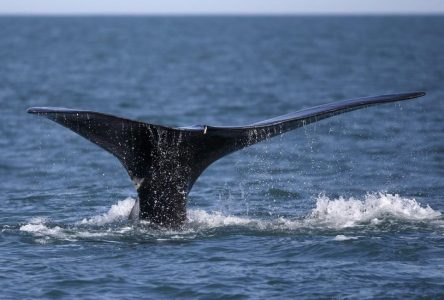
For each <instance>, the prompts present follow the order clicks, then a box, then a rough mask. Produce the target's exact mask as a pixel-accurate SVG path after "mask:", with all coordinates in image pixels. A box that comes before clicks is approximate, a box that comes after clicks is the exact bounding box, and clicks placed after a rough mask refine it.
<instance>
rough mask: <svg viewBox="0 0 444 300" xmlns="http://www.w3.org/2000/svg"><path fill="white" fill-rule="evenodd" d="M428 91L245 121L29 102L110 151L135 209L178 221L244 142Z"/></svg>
mask: <svg viewBox="0 0 444 300" xmlns="http://www.w3.org/2000/svg"><path fill="white" fill-rule="evenodd" d="M423 95H425V93H423V92H414V93H404V94H393V95H382V96H377V97H367V98H359V99H352V100H344V101H340V102H334V103H330V104H325V105H320V106H316V107H312V108H308V109H304V110H300V111H298V112H295V113H291V114H287V115H283V116H280V117H276V118H272V119H268V120H265V121H261V122H257V123H254V124H251V125H246V126H223V127H217V126H206V125H198V126H191V127H180V128H171V127H166V126H161V125H155V124H149V123H144V122H139V121H133V120H129V119H124V118H120V117H116V116H112V115H108V114H103V113H98V112H93V111H85V110H73V109H65V108H46V107H35V108H29V109H28V113H32V114H38V115H41V116H45V117H47V118H48V119H50V120H52V121H55V122H57V123H59V124H61V125H63V126H65V127H67V128H69V129H71V130H72V131H74V132H76V133H78V134H79V135H81V136H83V137H84V138H86V139H88V140H90V141H91V142H93V143H95V144H97V145H99V146H100V147H102V148H104V149H105V150H107V151H108V152H110V153H112V154H113V155H114V156H115V157H117V159H119V161H120V162H121V163H122V165H123V166H124V167H125V169H126V170H127V172H128V174H129V176H130V177H131V180H132V181H133V183H134V185H135V187H136V189H137V192H138V195H139V200H138V207H135V208H134V209H133V212H132V214H131V215H133V216H137V215H138V216H139V218H141V219H146V220H149V221H150V222H152V223H153V224H158V225H161V226H167V227H175V226H179V225H181V224H182V223H183V222H184V221H185V220H186V199H187V196H188V193H189V192H190V190H191V188H192V186H193V184H194V182H195V181H196V180H197V178H198V177H199V175H200V174H201V173H202V172H203V171H204V170H205V168H206V167H208V166H209V165H210V164H211V163H213V162H214V161H216V160H217V159H219V158H221V157H223V156H225V155H227V154H229V153H231V152H234V151H237V150H240V149H242V148H244V147H247V146H250V145H252V144H255V143H257V142H260V141H263V140H266V139H268V138H271V137H273V136H276V135H279V134H282V133H284V132H287V131H290V130H293V129H296V128H298V127H302V126H305V125H307V124H310V123H313V122H317V121H319V120H322V119H325V118H329V117H331V116H334V115H338V114H342V113H345V112H348V111H352V110H356V109H360V108H364V107H368V106H372V105H376V104H383V103H389V102H395V101H401V100H408V99H413V98H417V97H421V96H423Z"/></svg>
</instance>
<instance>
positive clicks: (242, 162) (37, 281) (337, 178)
mask: <svg viewBox="0 0 444 300" xmlns="http://www.w3.org/2000/svg"><path fill="white" fill-rule="evenodd" d="M443 30H444V20H443V18H442V17H410V18H407V17H367V18H357V17H347V18H345V17H332V18H327V17H306V18H302V17H292V18H290V17H288V18H266V17H261V18H217V17H211V18H210V17H209V18H167V17H159V18H123V17H122V18H116V17H115V18H47V17H46V18H45V17H41V18H12V17H11V18H0V65H1V66H2V69H1V71H0V104H1V113H2V117H1V118H0V134H1V137H2V138H1V139H0V188H1V194H0V200H1V201H0V203H1V204H0V205H1V210H0V287H1V289H0V298H2V299H7V298H10V299H16V298H64V297H67V298H91V299H100V298H104V299H110V298H115V299H122V298H208V299H217V298H230V299H244V298H298V297H304V298H320V297H329V298H331V297H333V298H342V297H346V298H348V297H351V298H374V297H378V298H396V299H398V298H400V297H403V296H405V297H421V296H425V297H427V296H430V297H436V298H439V297H443V296H444V284H443V282H444V276H443V274H444V217H443V214H442V213H443V211H444V201H443V192H444V185H443V175H444V171H443V170H444V168H443V167H444V163H443V162H444V142H443V141H444V122H443V121H444V114H443V112H444V109H443V108H444V101H443V98H444V89H443V88H442V83H443V82H444V73H443V69H442V65H443V64H444V40H443V39H442V38H441V36H442V35H443ZM411 90H425V91H426V92H427V93H428V95H427V96H426V97H425V98H422V99H420V100H417V101H410V102H406V103H402V104H392V105H384V106H380V107H373V108H369V109H366V110H361V111H356V112H352V113H348V114H344V115H341V116H337V117H335V118H332V119H329V120H324V121H321V122H319V123H316V124H312V125H310V126H307V127H305V128H302V129H299V130H296V131H294V132H291V133H287V134H285V135H284V136H282V137H278V138H275V139H273V140H271V141H267V142H264V143H261V144H258V145H255V146H253V147H251V148H248V149H246V150H243V151H240V152H239V153H235V154H232V155H229V156H227V157H225V158H223V159H221V160H220V161H218V162H216V163H215V164H214V165H212V166H210V167H209V168H208V170H206V171H205V173H204V174H203V175H202V177H201V178H200V179H199V180H198V181H197V183H196V185H195V186H194V187H193V190H192V192H191V194H190V199H189V203H188V221H187V223H186V224H185V225H184V226H183V227H182V228H180V229H177V230H166V229H153V227H152V226H150V224H149V223H147V222H143V221H141V222H133V221H130V220H128V215H129V213H130V211H131V208H132V206H133V205H134V201H135V198H136V193H135V191H134V189H133V187H132V183H131V181H130V180H129V178H127V175H126V172H125V171H124V169H123V168H122V167H121V166H120V165H119V163H118V161H117V160H116V159H115V158H113V157H112V156H111V155H109V154H108V153H106V152H104V151H103V150H101V149H99V148H98V147H96V146H95V145H92V144H91V143H89V142H87V141H85V140H83V139H82V138H80V137H79V136H77V135H75V134H74V133H71V132H69V131H67V130H66V129H64V128H61V127H60V126H58V125H57V124H54V123H51V122H50V121H48V120H46V119H42V118H38V117H36V116H31V115H27V114H26V113H25V110H26V108H27V107H29V106H64V107H70V108H83V109H91V110H98V111H103V112H108V113H113V114H117V115H121V116H125V117H129V118H134V119H139V120H143V121H146V122H153V123H158V124H163V125H171V126H187V125H192V124H210V125H241V124H248V123H253V122H257V121H260V120H263V119H267V118H271V117H274V116H277V115H280V114H285V113H288V112H292V111H296V110H298V109H301V108H305V107H309V106H314V105H318V104H322V103H326V102H330V101H335V100H340V99H345V98H351V97H360V96H368V95H375V94H382V93H389V92H403V91H411Z"/></svg>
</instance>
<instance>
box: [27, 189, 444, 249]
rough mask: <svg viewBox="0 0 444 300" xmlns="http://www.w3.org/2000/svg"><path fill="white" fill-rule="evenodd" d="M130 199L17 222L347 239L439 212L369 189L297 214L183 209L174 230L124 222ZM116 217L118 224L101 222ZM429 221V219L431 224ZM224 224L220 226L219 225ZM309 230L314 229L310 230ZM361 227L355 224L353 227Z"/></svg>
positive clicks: (106, 230)
mask: <svg viewBox="0 0 444 300" xmlns="http://www.w3.org/2000/svg"><path fill="white" fill-rule="evenodd" d="M134 203H135V199H133V198H130V197H129V198H126V199H124V200H121V201H118V202H117V203H116V204H114V205H112V206H111V208H110V209H109V210H108V211H107V212H106V213H104V214H101V215H97V216H93V217H91V218H88V219H83V220H81V221H79V222H76V223H75V224H72V225H67V226H64V225H60V226H58V225H55V224H51V222H50V221H49V220H48V219H46V218H33V219H31V220H30V221H29V223H28V224H26V225H23V226H21V227H20V231H23V232H27V233H29V234H32V235H34V236H35V237H36V238H37V239H36V241H37V242H39V243H46V242H48V241H50V240H52V239H56V240H67V241H74V240H78V239H103V238H107V239H109V238H110V239H111V240H113V241H115V240H116V239H117V240H118V239H121V238H125V237H127V236H128V235H132V236H133V237H136V238H137V239H141V240H157V241H163V240H174V239H193V238H195V237H196V236H202V235H205V234H206V232H207V231H206V230H208V229H218V228H225V229H227V228H231V227H237V228H239V227H240V228H241V229H243V230H245V231H253V232H258V231H259V232H270V234H272V233H273V232H276V231H279V232H286V233H298V234H306V233H310V234H313V232H318V234H321V235H322V234H323V233H322V232H324V233H325V230H327V231H330V230H335V231H339V232H337V235H336V236H335V237H334V240H336V241H345V240H353V239H357V238H359V237H356V236H347V235H344V233H346V232H341V230H342V229H344V228H353V227H359V228H361V227H363V226H364V227H365V226H367V227H368V226H370V227H371V228H373V229H372V230H378V224H380V223H382V222H384V221H386V220H390V221H391V222H394V223H397V222H403V221H408V222H424V221H433V222H435V223H436V222H438V224H437V225H438V227H440V228H441V227H442V223H443V220H442V219H441V213H440V212H439V211H436V210H433V209H432V208H431V207H429V206H428V205H426V206H423V205H421V204H420V203H418V202H417V201H416V200H415V199H409V198H403V197H401V196H399V195H392V194H384V193H375V194H368V195H366V196H365V197H364V198H363V199H356V198H348V199H346V198H343V197H339V198H337V199H330V198H328V197H326V196H319V197H318V198H317V199H316V205H315V207H314V208H313V209H312V210H311V211H310V212H309V213H308V214H307V215H306V216H305V217H302V218H301V217H299V218H284V217H274V218H273V217H271V218H268V217H267V218H266V219H265V218H260V217H255V216H238V215H230V214H224V213H222V212H219V211H212V212H207V211H204V210H202V209H189V210H188V222H187V223H186V224H185V226H184V227H183V228H181V229H180V230H154V229H152V228H150V227H149V226H144V225H145V223H144V222H140V223H139V224H133V223H127V222H126V220H128V216H129V214H130V212H131V209H132V207H133V205H134ZM116 222H122V223H121V224H118V226H111V227H110V226H107V225H110V224H113V223H116ZM433 222H430V224H432V223H433ZM225 229H224V230H225ZM313 230H315V231H313ZM357 230H361V229H357Z"/></svg>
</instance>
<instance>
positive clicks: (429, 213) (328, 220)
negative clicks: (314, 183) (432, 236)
mask: <svg viewBox="0 0 444 300" xmlns="http://www.w3.org/2000/svg"><path fill="white" fill-rule="evenodd" d="M440 216H441V213H440V212H439V211H436V210H433V209H432V208H431V207H430V206H428V205H426V206H422V205H421V204H420V203H418V202H417V201H416V200H415V199H408V198H403V197H401V196H399V195H392V194H384V193H375V194H367V195H366V196H365V197H364V199H363V200H359V199H355V198H349V199H345V198H343V197H340V198H338V199H330V198H328V197H326V196H320V197H319V198H318V199H317V201H316V207H315V208H314V209H313V210H312V211H311V213H310V214H309V215H308V217H307V221H308V222H317V223H319V224H323V225H326V226H328V227H334V228H344V227H352V226H355V225H357V224H359V223H366V222H370V223H372V224H375V225H377V224H378V223H379V222H380V221H381V219H385V218H391V219H398V220H412V221H420V220H430V219H436V218H439V217H440Z"/></svg>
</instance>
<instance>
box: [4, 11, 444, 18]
mask: <svg viewBox="0 0 444 300" xmlns="http://www.w3.org/2000/svg"><path fill="white" fill-rule="evenodd" d="M442 15H444V11H442V12H414V11H412V12H405V11H403V12H270V13H263V12H168V13H167V12H165V13H164V12H149V13H148V12H140V13H139V12H123V13H122V12H0V17H40V16H41V17H207V16H209V17H232V16H233V17H255V16H258V17H268V16H269V17H293V16H295V17H299V16H442Z"/></svg>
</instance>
